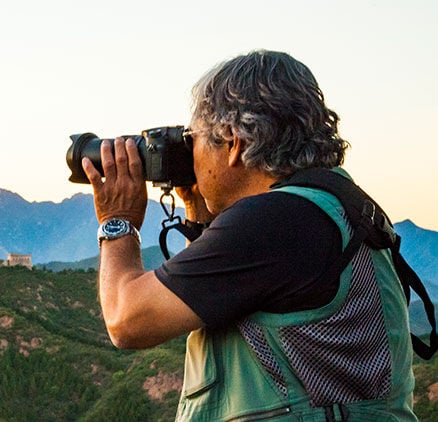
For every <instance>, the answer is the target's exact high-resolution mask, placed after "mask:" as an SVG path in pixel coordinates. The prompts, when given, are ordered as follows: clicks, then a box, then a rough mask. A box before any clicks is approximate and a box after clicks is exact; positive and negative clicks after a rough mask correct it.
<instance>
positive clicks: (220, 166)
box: [190, 120, 232, 214]
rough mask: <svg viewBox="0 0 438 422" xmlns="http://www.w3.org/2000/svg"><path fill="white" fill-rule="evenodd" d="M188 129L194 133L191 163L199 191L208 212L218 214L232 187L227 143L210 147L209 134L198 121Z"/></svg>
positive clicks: (225, 204)
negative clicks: (192, 163) (192, 162)
mask: <svg viewBox="0 0 438 422" xmlns="http://www.w3.org/2000/svg"><path fill="white" fill-rule="evenodd" d="M190 128H191V130H192V131H193V132H194V133H193V135H192V137H193V161H194V170H195V174H196V180H197V183H198V187H199V191H200V192H201V195H202V196H203V197H204V199H205V202H206V204H207V207H208V209H209V211H210V212H211V213H212V214H218V213H219V212H221V211H222V210H223V209H224V208H226V207H227V206H228V205H229V203H228V202H229V197H230V195H229V192H230V191H229V190H230V187H231V185H232V184H231V180H230V174H229V173H230V172H229V166H228V146H229V143H228V142H226V141H224V143H223V145H221V146H215V145H212V146H210V144H209V143H208V138H209V136H211V132H210V130H209V129H208V128H207V126H205V125H204V124H203V123H202V121H200V120H195V121H193V122H192V124H191V125H190ZM227 199H228V200H227Z"/></svg>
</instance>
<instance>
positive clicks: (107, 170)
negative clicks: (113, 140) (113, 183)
mask: <svg viewBox="0 0 438 422" xmlns="http://www.w3.org/2000/svg"><path fill="white" fill-rule="evenodd" d="M100 157H101V160H102V168H103V173H104V176H105V179H106V180H114V179H115V178H116V176H117V169H116V163H115V161H114V155H113V152H112V149H111V144H110V143H109V141H107V140H103V141H102V144H101V146H100Z"/></svg>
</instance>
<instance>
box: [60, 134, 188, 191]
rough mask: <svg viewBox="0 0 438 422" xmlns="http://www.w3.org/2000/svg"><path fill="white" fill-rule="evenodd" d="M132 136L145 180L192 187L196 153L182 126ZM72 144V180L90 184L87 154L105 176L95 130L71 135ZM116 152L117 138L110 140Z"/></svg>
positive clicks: (69, 156)
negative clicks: (86, 163)
mask: <svg viewBox="0 0 438 422" xmlns="http://www.w3.org/2000/svg"><path fill="white" fill-rule="evenodd" d="M124 138H125V139H127V138H132V139H133V140H134V141H135V144H136V145H137V149H138V152H139V155H140V158H141V161H142V165H143V179H144V180H146V181H150V182H152V184H153V185H154V186H157V187H161V188H162V189H164V190H170V189H172V188H174V187H177V186H192V185H193V184H194V183H195V182H196V177H195V173H194V171H193V152H192V148H191V144H188V143H187V141H186V139H185V138H186V137H185V136H184V127H183V126H164V127H157V128H153V129H146V130H144V131H142V133H141V135H133V136H124ZM70 139H71V140H72V145H71V146H70V148H69V149H68V151H67V156H66V160H67V164H68V166H69V167H70V170H71V171H72V174H71V176H70V178H69V180H70V181H71V182H73V183H90V181H89V180H88V178H87V176H86V175H85V173H84V170H83V169H82V158H83V157H88V158H89V159H90V160H91V161H92V163H93V164H94V166H95V167H96V169H97V170H98V171H99V172H100V173H101V174H102V175H103V169H102V160H101V156H100V145H101V143H102V139H100V138H98V137H97V136H96V135H95V134H94V133H81V134H77V135H71V136H70ZM108 141H109V142H110V144H111V147H112V149H113V153H114V139H108Z"/></svg>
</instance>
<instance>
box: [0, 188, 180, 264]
mask: <svg viewBox="0 0 438 422" xmlns="http://www.w3.org/2000/svg"><path fill="white" fill-rule="evenodd" d="M175 215H177V216H183V215H184V211H183V209H181V208H178V207H177V208H176V209H175ZM165 218H167V216H166V214H165V213H164V210H163V209H162V207H161V205H160V204H159V203H158V202H156V201H153V200H149V202H148V208H147V217H146V221H145V223H144V224H143V227H142V229H141V231H140V233H141V237H142V246H143V247H144V248H147V247H152V246H156V245H158V244H159V242H158V238H159V233H160V231H161V227H162V225H161V222H162V221H163V220H164V219H165ZM97 227H98V224H97V220H96V216H95V213H94V205H93V195H91V194H89V195H87V194H81V193H79V194H76V195H74V196H72V197H71V198H69V199H65V200H63V201H62V202H60V203H54V202H28V201H26V200H25V199H24V198H22V197H21V196H20V195H18V194H16V193H13V192H10V191H7V190H4V189H0V259H6V256H7V254H8V253H19V254H32V262H33V263H34V264H43V263H48V262H52V261H61V262H72V261H73V262H74V261H79V260H83V259H87V258H90V257H93V256H96V255H98V253H99V248H98V246H97V241H96V231H97ZM173 232H175V233H173ZM173 232H172V231H170V232H169V239H168V244H169V250H170V251H172V252H177V251H179V250H181V249H183V248H184V245H185V238H183V236H182V235H180V234H179V233H178V232H176V230H174V231H173Z"/></svg>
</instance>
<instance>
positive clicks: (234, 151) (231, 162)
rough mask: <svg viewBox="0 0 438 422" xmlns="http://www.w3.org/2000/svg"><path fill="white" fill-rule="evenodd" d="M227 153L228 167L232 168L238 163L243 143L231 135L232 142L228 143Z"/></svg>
mask: <svg viewBox="0 0 438 422" xmlns="http://www.w3.org/2000/svg"><path fill="white" fill-rule="evenodd" d="M228 151H229V152H228V166H230V167H234V166H236V165H237V163H238V162H239V160H240V155H241V154H242V152H243V141H242V140H241V139H240V138H238V137H237V136H235V135H233V140H232V141H229V143H228Z"/></svg>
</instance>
